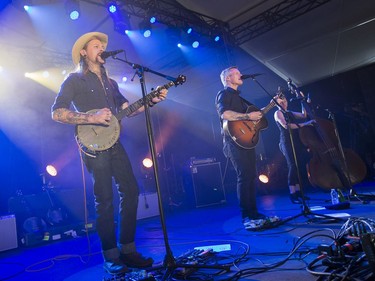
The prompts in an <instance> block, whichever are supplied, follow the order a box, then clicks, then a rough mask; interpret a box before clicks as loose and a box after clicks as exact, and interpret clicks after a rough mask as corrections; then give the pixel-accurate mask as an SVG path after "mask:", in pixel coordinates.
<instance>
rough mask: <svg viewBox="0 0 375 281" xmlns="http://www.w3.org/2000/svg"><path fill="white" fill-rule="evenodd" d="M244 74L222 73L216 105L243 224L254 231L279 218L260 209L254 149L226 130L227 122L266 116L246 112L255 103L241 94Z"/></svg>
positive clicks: (257, 118) (258, 111) (233, 68)
mask: <svg viewBox="0 0 375 281" xmlns="http://www.w3.org/2000/svg"><path fill="white" fill-rule="evenodd" d="M241 76H242V75H241V72H240V71H239V70H238V68H237V67H234V66H232V67H229V68H226V69H224V70H223V71H222V72H221V74H220V79H221V82H222V84H223V85H224V89H223V90H221V91H219V93H218V94H217V96H216V100H215V104H216V110H217V113H218V115H219V118H220V123H221V126H222V128H221V129H222V130H221V131H222V135H223V152H224V155H225V156H226V157H227V158H229V159H230V160H231V162H232V164H233V167H234V169H235V171H236V174H237V197H238V200H239V206H240V211H241V215H242V223H243V225H244V227H245V228H246V229H249V230H252V229H257V228H260V227H262V226H263V225H264V224H265V223H267V222H268V221H272V220H275V219H276V217H273V218H272V217H271V218H269V217H266V216H265V215H264V214H261V213H259V212H258V208H257V202H256V186H255V178H256V155H255V149H254V148H250V149H247V148H243V147H240V146H239V145H238V144H237V143H235V141H234V140H233V139H232V138H231V137H230V136H229V135H228V134H227V133H225V132H224V129H223V124H224V122H225V121H236V120H248V121H249V120H250V121H259V120H261V118H262V117H263V113H262V112H261V111H260V110H256V111H252V112H249V113H247V109H248V107H249V106H251V105H252V104H251V103H250V102H248V101H247V100H245V99H243V98H242V97H241V96H240V91H239V90H238V87H239V86H241V85H242V84H243V80H242V79H241Z"/></svg>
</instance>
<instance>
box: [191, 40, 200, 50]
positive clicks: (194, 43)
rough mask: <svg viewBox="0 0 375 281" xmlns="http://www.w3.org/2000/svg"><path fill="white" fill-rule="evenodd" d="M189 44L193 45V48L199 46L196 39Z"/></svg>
mask: <svg viewBox="0 0 375 281" xmlns="http://www.w3.org/2000/svg"><path fill="white" fill-rule="evenodd" d="M191 46H193V48H194V49H196V48H198V47H199V42H198V41H194V42H193V44H191Z"/></svg>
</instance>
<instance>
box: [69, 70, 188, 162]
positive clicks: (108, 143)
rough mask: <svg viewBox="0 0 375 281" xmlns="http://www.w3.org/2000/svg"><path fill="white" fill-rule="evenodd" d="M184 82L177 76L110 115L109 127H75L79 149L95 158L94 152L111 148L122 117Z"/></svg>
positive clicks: (117, 135) (116, 137)
mask: <svg viewBox="0 0 375 281" xmlns="http://www.w3.org/2000/svg"><path fill="white" fill-rule="evenodd" d="M185 81H186V76H184V75H179V76H178V77H177V79H176V80H175V81H170V82H169V83H167V84H165V85H163V86H161V87H159V88H158V89H157V90H154V91H152V92H150V93H149V94H147V95H146V96H145V97H144V98H141V99H139V100H137V101H136V102H134V103H133V104H131V105H129V106H128V107H126V108H124V109H122V110H120V111H119V112H118V113H117V114H116V115H112V117H111V119H110V121H109V125H101V124H83V125H82V124H81V125H77V126H76V133H75V138H76V141H77V143H78V146H79V147H80V149H81V150H82V151H83V152H84V153H86V154H88V155H89V156H95V153H96V152H100V151H104V150H107V149H109V148H111V147H112V146H113V145H114V144H115V143H116V142H117V141H118V139H119V137H120V129H121V125H120V120H121V119H122V118H124V117H128V116H129V115H131V114H132V113H134V112H135V111H137V110H138V109H139V108H141V107H142V106H143V105H144V101H146V103H147V104H148V102H150V101H151V100H152V99H153V98H154V97H157V96H158V95H159V91H160V90H162V89H168V88H170V87H172V86H176V87H177V86H178V85H182V84H183V83H185ZM98 111H99V109H92V110H89V111H87V113H91V114H95V113H96V112H98Z"/></svg>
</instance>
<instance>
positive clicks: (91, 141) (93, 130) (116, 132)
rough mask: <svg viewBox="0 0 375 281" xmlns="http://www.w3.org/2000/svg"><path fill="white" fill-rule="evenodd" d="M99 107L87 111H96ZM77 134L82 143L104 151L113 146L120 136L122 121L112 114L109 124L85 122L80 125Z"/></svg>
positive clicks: (95, 149) (89, 147) (87, 146)
mask: <svg viewBox="0 0 375 281" xmlns="http://www.w3.org/2000/svg"><path fill="white" fill-rule="evenodd" d="M97 111H98V109H94V110H90V111H88V112H87V113H96V112H97ZM76 135H77V139H78V142H79V144H80V145H83V146H84V147H86V148H87V149H89V150H91V151H103V150H107V149H109V148H111V147H112V146H113V145H114V144H115V143H116V142H117V141H118V139H119V137H120V123H119V121H118V120H117V118H116V117H115V116H114V115H112V117H111V120H110V123H109V125H97V124H95V125H94V124H84V125H78V126H77V128H76Z"/></svg>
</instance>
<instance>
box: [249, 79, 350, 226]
mask: <svg viewBox="0 0 375 281" xmlns="http://www.w3.org/2000/svg"><path fill="white" fill-rule="evenodd" d="M255 76H256V75H252V76H251V77H250V78H251V79H252V80H253V81H254V82H255V83H256V84H257V85H258V86H259V87H261V88H262V90H263V91H264V92H265V93H266V94H267V95H268V96H269V97H270V98H271V99H272V100H273V102H274V103H275V104H276V105H278V107H279V108H280V110H281V111H282V112H283V113H284V115H285V116H288V114H285V113H286V111H285V110H284V109H283V108H282V107H281V105H280V104H279V103H278V102H277V100H276V99H275V98H274V97H273V96H272V95H271V94H270V93H269V92H268V91H267V90H266V89H265V88H264V87H263V86H262V84H261V83H260V82H259V81H258V80H256V79H255ZM286 121H287V124H289V123H292V120H286ZM288 132H289V137H290V142H291V147H292V152H293V160H294V163H295V164H296V171H297V178H298V183H299V186H300V192H301V197H302V198H301V204H302V211H301V213H299V214H297V215H294V216H291V217H288V218H286V219H283V220H281V221H278V222H276V224H277V225H281V224H284V223H286V222H288V221H291V220H294V219H296V218H298V217H301V216H305V217H307V216H308V215H312V216H315V217H321V218H325V219H330V220H340V221H341V220H344V219H341V218H338V217H332V216H329V215H324V214H318V213H314V212H312V211H311V209H310V208H309V206H307V204H306V199H305V196H304V192H303V190H304V188H303V184H302V179H301V173H300V169H299V164H298V159H297V154H296V149H295V144H294V141H293V134H292V129H291V128H290V127H289V126H288Z"/></svg>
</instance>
